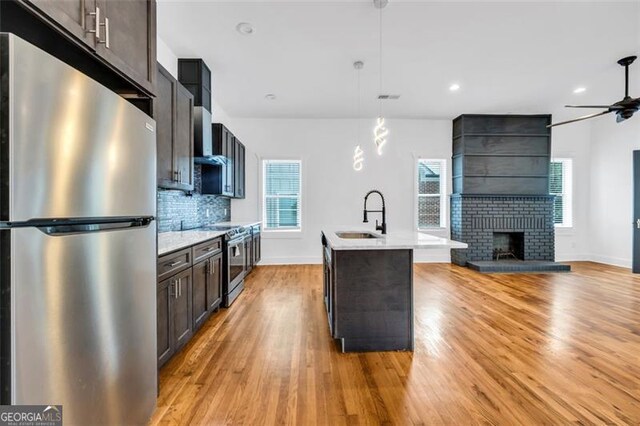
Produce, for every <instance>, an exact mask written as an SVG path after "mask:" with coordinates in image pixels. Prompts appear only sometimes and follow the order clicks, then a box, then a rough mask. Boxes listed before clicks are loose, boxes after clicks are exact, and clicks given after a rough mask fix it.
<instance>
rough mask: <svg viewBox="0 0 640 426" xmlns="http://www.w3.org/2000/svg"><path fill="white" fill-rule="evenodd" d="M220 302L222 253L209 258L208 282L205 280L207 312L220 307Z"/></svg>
mask: <svg viewBox="0 0 640 426" xmlns="http://www.w3.org/2000/svg"><path fill="white" fill-rule="evenodd" d="M221 302H222V253H218V254H217V255H215V256H213V257H212V258H211V267H210V269H209V280H207V306H208V309H209V312H213V311H214V310H216V309H218V308H219V307H220V303H221Z"/></svg>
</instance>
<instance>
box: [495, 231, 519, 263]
mask: <svg viewBox="0 0 640 426" xmlns="http://www.w3.org/2000/svg"><path fill="white" fill-rule="evenodd" d="M508 259H510V260H524V232H494V233H493V260H508Z"/></svg>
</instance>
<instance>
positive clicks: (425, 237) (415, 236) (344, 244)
mask: <svg viewBox="0 0 640 426" xmlns="http://www.w3.org/2000/svg"><path fill="white" fill-rule="evenodd" d="M344 231H354V232H369V233H372V234H376V235H378V236H380V237H381V238H362V239H345V238H340V237H338V236H337V235H336V232H344ZM322 233H323V234H324V236H325V237H326V239H327V244H329V246H330V247H331V248H332V249H334V250H402V249H414V250H429V249H463V248H467V247H468V245H467V244H465V243H461V242H458V241H453V240H450V239H448V238H442V237H436V236H435V235H430V234H426V233H424V232H417V231H416V232H409V231H397V232H390V233H389V234H387V235H382V234H380V233H379V232H372V231H371V230H369V229H355V228H348V229H325V230H323V231H322Z"/></svg>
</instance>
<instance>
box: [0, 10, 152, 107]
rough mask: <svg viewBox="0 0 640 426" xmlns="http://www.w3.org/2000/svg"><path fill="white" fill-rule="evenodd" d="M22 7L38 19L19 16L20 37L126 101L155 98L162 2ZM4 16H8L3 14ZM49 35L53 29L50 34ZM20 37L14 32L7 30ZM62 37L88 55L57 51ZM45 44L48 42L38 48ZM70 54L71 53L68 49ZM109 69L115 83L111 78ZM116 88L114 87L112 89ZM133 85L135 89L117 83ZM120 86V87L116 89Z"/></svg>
mask: <svg viewBox="0 0 640 426" xmlns="http://www.w3.org/2000/svg"><path fill="white" fill-rule="evenodd" d="M17 4H19V5H21V6H22V7H23V9H24V10H26V11H27V12H29V13H31V14H32V15H33V16H35V17H37V19H38V21H34V22H30V21H29V22H27V21H26V20H25V19H24V17H23V16H22V15H21V14H20V13H19V12H18V11H16V10H12V9H8V10H9V12H14V11H15V12H16V13H17V14H16V15H15V18H14V17H11V20H12V21H14V22H17V21H18V20H20V21H22V22H19V23H17V24H16V25H19V27H20V28H18V27H16V30H17V32H16V35H18V36H20V37H22V38H25V39H26V40H27V41H31V42H34V43H35V44H36V45H39V47H41V48H42V49H44V50H46V51H49V53H51V54H53V55H54V56H58V57H61V59H63V60H64V61H65V62H68V63H70V65H72V66H74V67H76V68H78V69H80V70H81V71H83V72H85V73H86V74H88V75H89V76H91V77H93V78H95V79H96V80H98V81H100V82H102V83H103V84H105V85H107V87H109V88H111V89H112V90H116V91H118V92H120V93H121V94H122V95H123V96H127V97H128V96H130V97H132V98H139V97H141V96H142V97H145V96H146V97H152V96H154V95H155V92H156V88H155V78H156V69H155V68H156V2H155V0H127V1H114V0H19V1H18V2H17ZM3 12H4V11H3ZM47 27H48V28H49V29H48V28H47ZM7 29H8V30H11V32H14V31H13V30H14V28H7ZM50 29H53V30H54V31H55V34H56V37H60V39H61V40H64V39H66V40H68V41H70V42H72V43H73V44H74V45H77V46H80V47H82V50H83V51H84V52H86V54H85V55H78V54H75V53H70V52H65V51H64V50H63V49H62V48H60V49H57V50H56V47H55V46H56V45H58V46H61V45H62V44H61V43H60V42H57V41H56V42H49V41H48V40H50V39H51V37H50ZM39 40H47V41H46V42H43V43H37V41H39ZM67 50H68V49H67ZM97 64H101V65H100V66H104V67H105V69H108V70H110V72H112V73H113V74H114V77H108V76H105V70H104V69H102V68H100V66H97ZM112 80H113V84H109V83H112ZM117 80H124V81H128V82H130V83H131V84H132V85H131V86H130V87H125V86H124V85H122V84H120V83H119V82H117ZM114 86H115V87H114Z"/></svg>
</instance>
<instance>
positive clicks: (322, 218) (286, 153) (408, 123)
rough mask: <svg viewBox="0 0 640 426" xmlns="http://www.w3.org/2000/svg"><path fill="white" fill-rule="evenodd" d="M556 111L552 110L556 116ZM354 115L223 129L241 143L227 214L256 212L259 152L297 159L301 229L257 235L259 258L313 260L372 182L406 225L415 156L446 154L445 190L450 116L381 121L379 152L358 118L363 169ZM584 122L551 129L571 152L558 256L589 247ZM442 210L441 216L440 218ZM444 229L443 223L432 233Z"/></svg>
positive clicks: (559, 151) (558, 144)
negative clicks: (356, 154) (327, 232)
mask: <svg viewBox="0 0 640 426" xmlns="http://www.w3.org/2000/svg"><path fill="white" fill-rule="evenodd" d="M564 114H565V113H564V112H562V111H560V112H558V114H555V115H554V118H555V119H564ZM356 125H357V122H356V120H350V119H343V120H340V119H335V120H330V119H328V120H319V119H318V120H316V119H290V120H286V119H242V118H234V119H233V121H232V122H231V124H229V127H230V129H231V130H232V131H233V132H234V133H235V134H236V135H237V136H238V137H239V138H240V139H241V140H242V141H243V143H245V145H246V146H247V167H246V169H247V176H246V179H247V188H246V194H247V196H246V199H244V200H233V201H232V209H231V211H232V218H233V219H234V220H253V219H256V218H260V217H261V212H260V203H259V199H260V188H259V185H260V177H259V176H258V173H259V170H260V162H259V160H260V159H261V158H297V159H302V160H303V185H304V188H303V198H304V200H303V209H304V210H303V213H302V215H303V216H302V217H303V232H302V233H301V234H299V235H295V236H294V235H291V234H286V235H275V234H272V235H265V238H264V243H263V244H264V249H263V259H264V263H308V262H319V261H320V255H319V250H318V247H319V235H320V230H321V229H322V228H323V227H331V226H369V227H372V226H373V224H372V223H369V224H368V225H364V224H362V219H361V215H362V202H363V196H364V194H365V193H366V192H367V191H368V190H369V189H372V188H379V189H380V190H381V191H382V192H383V193H384V194H385V197H386V199H387V206H388V212H387V222H388V224H389V229H390V230H400V229H401V230H411V229H413V227H414V223H415V201H414V197H415V187H414V186H413V182H414V180H415V175H414V173H415V169H414V164H415V159H416V158H419V157H423V158H443V159H446V160H447V191H448V192H450V191H451V187H450V185H451V121H449V120H401V119H395V120H391V119H390V120H388V127H389V129H390V130H391V135H390V138H389V144H388V145H387V147H386V148H387V151H386V154H385V155H384V156H383V157H377V156H376V155H375V154H374V152H373V149H372V148H373V142H372V138H371V134H372V120H360V141H361V144H362V146H363V147H364V148H365V150H366V162H365V168H364V170H363V171H361V172H355V171H354V170H353V168H352V156H353V148H354V146H355V145H356ZM590 143H591V129H590V125H589V124H586V123H580V124H576V125H573V126H564V127H558V128H556V129H554V133H553V145H552V153H553V154H552V155H553V156H554V157H558V158H560V157H569V158H573V166H574V179H573V180H574V200H573V205H574V216H573V227H572V228H571V229H561V230H558V231H557V232H556V257H557V260H559V261H569V260H587V259H589V258H590V251H589V241H590V240H589V219H588V213H589V210H590V209H589V197H590V191H589V182H590V179H591V173H590V169H591V164H590ZM448 216H449V215H448V213H447V220H448ZM434 233H435V234H438V235H443V236H449V228H448V224H447V228H446V229H444V230H443V231H436V232H434ZM416 261H440V262H447V261H449V253H448V252H447V251H438V252H428V251H423V252H416Z"/></svg>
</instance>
